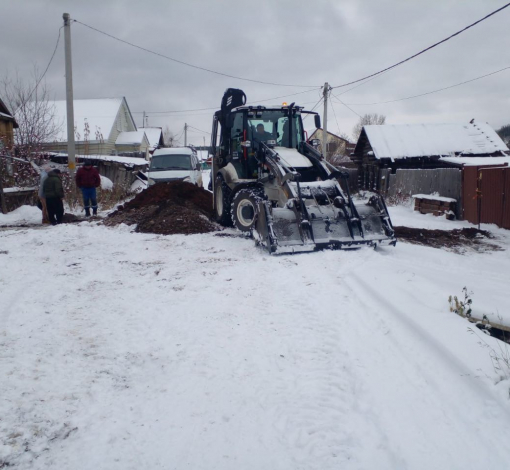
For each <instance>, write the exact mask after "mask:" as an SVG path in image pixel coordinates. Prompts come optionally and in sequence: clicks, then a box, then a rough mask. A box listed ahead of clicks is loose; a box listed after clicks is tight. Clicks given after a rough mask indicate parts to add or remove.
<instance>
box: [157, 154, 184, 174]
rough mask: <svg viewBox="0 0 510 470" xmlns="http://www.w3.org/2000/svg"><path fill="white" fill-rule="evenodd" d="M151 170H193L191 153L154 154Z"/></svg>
mask: <svg viewBox="0 0 510 470" xmlns="http://www.w3.org/2000/svg"><path fill="white" fill-rule="evenodd" d="M149 170H150V171H166V170H191V155H177V154H175V155H154V156H153V157H152V160H151V166H150V168H149Z"/></svg>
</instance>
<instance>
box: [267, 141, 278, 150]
mask: <svg viewBox="0 0 510 470" xmlns="http://www.w3.org/2000/svg"><path fill="white" fill-rule="evenodd" d="M266 145H267V146H268V147H271V148H273V147H276V140H268V141H267V142H266Z"/></svg>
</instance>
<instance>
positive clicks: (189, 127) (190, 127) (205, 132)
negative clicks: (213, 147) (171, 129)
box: [188, 124, 211, 135]
mask: <svg viewBox="0 0 510 470" xmlns="http://www.w3.org/2000/svg"><path fill="white" fill-rule="evenodd" d="M188 129H194V130H195V131H198V132H203V133H204V134H209V135H211V133H210V132H207V131H203V130H201V129H197V128H196V127H193V126H190V125H189V124H188Z"/></svg>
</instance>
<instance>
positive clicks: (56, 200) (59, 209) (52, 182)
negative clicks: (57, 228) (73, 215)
mask: <svg viewBox="0 0 510 470" xmlns="http://www.w3.org/2000/svg"><path fill="white" fill-rule="evenodd" d="M43 194H44V197H45V198H46V207H47V209H48V218H49V219H50V222H51V225H57V224H60V223H62V217H63V216H64V204H63V203H62V199H64V188H63V186H62V180H61V179H60V170H59V169H55V170H52V171H50V172H49V173H48V177H47V178H46V179H45V180H44V183H43Z"/></svg>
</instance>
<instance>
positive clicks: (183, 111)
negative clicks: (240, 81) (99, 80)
mask: <svg viewBox="0 0 510 470" xmlns="http://www.w3.org/2000/svg"><path fill="white" fill-rule="evenodd" d="M318 90H321V87H319V88H317V87H316V88H314V89H312V90H305V91H300V92H298V93H291V94H290V95H282V96H275V97H273V98H266V99H263V100H252V101H249V102H248V103H246V105H247V106H249V105H250V103H253V104H255V103H265V102H267V101H273V100H277V99H280V98H288V97H289V96H296V95H302V94H303V93H310V92H312V91H318ZM218 108H219V106H215V107H213V108H198V109H181V110H171V111H132V113H133V114H142V113H144V112H146V113H148V114H173V113H191V112H195V111H212V110H217V109H218ZM197 116H198V115H197Z"/></svg>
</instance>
